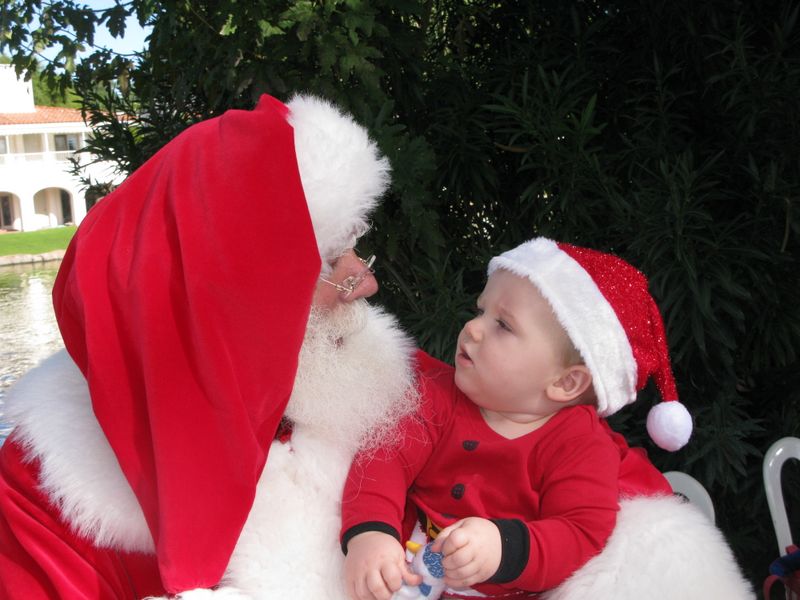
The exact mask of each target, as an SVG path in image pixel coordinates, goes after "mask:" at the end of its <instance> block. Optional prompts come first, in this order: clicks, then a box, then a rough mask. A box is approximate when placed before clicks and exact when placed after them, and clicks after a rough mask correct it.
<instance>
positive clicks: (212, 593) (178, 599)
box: [144, 586, 253, 600]
mask: <svg viewBox="0 0 800 600" xmlns="http://www.w3.org/2000/svg"><path fill="white" fill-rule="evenodd" d="M144 600H253V597H252V596H248V595H247V594H244V593H242V592H241V591H240V590H237V589H236V588H232V587H228V586H222V587H218V588H216V589H213V590H210V589H208V588H196V589H194V590H188V591H186V592H181V593H180V594H178V595H176V596H158V597H156V596H148V597H147V598H145V599H144Z"/></svg>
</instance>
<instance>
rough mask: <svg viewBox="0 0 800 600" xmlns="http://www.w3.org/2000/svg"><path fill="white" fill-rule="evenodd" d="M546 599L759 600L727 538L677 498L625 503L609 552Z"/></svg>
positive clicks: (585, 567)
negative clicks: (744, 575) (756, 598)
mask: <svg viewBox="0 0 800 600" xmlns="http://www.w3.org/2000/svg"><path fill="white" fill-rule="evenodd" d="M544 598H545V599H546V600H582V599H585V598H598V599H604V600H605V599H610V598H613V599H614V600H640V599H641V598H647V599H648V600H715V599H719V600H754V599H755V594H754V593H753V590H752V588H751V586H750V584H749V583H748V582H747V580H746V579H745V578H744V577H743V576H742V573H741V570H740V569H739V566H738V565H737V564H736V560H735V558H734V556H733V553H732V552H731V550H730V548H729V547H728V545H727V543H726V542H725V538H724V537H723V535H722V533H720V531H719V530H718V529H717V528H716V527H715V526H714V525H713V524H712V523H711V522H710V521H709V520H708V518H707V517H706V516H705V515H704V514H703V513H702V512H700V510H698V508H697V507H695V506H692V505H691V504H687V503H685V502H682V501H681V500H680V499H679V498H677V497H674V496H661V497H654V498H635V499H630V500H624V501H622V502H621V503H620V511H619V516H618V518H617V525H616V527H615V528H614V532H613V533H612V534H611V537H610V538H609V540H608V543H607V545H606V547H605V548H604V549H603V551H602V552H601V553H600V554H598V555H597V556H595V557H594V558H593V559H591V560H590V561H589V562H588V563H586V565H584V566H583V567H582V568H581V569H579V570H578V571H576V572H575V573H574V574H573V575H572V576H571V577H570V578H569V579H568V580H567V581H565V582H564V583H563V584H561V585H560V586H559V587H557V588H555V589H554V590H550V591H549V592H547V593H546V594H544Z"/></svg>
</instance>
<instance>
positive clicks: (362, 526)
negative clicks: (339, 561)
mask: <svg viewBox="0 0 800 600" xmlns="http://www.w3.org/2000/svg"><path fill="white" fill-rule="evenodd" d="M366 531H381V532H383V533H388V534H389V535H390V536H392V537H393V538H395V539H396V540H397V541H398V542H399V541H400V533H399V532H398V531H397V529H395V528H394V527H392V526H391V525H388V524H386V523H384V522H383V521H366V522H365V523H359V524H358V525H354V526H353V527H351V528H350V529H348V530H347V531H345V532H344V534H343V535H342V552H344V553H345V554H347V543H348V542H349V541H350V540H352V539H353V538H354V537H355V536H357V535H358V534H359V533H364V532H366Z"/></svg>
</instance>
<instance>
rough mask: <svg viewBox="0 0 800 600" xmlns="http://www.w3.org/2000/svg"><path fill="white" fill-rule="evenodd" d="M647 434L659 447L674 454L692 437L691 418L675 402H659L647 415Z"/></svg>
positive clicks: (683, 407) (681, 406)
mask: <svg viewBox="0 0 800 600" xmlns="http://www.w3.org/2000/svg"><path fill="white" fill-rule="evenodd" d="M647 433H649V434H650V437H651V439H652V440H653V441H654V442H655V443H656V444H658V446H659V447H661V448H663V449H664V450H669V451H670V452H675V451H676V450H679V449H681V448H683V447H684V446H685V445H686V443H687V442H688V441H689V437H691V435H692V416H691V415H690V414H689V411H688V410H686V407H685V406H684V405H683V404H681V403H680V402H678V401H677V400H673V401H671V402H659V403H658V404H656V405H655V406H653V408H651V409H650V412H649V413H647Z"/></svg>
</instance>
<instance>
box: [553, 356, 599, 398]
mask: <svg viewBox="0 0 800 600" xmlns="http://www.w3.org/2000/svg"><path fill="white" fill-rule="evenodd" d="M591 385H592V374H591V372H590V371H589V369H588V368H587V367H586V365H572V366H571V367H567V368H566V369H564V371H563V372H562V373H561V377H559V378H558V379H556V380H555V381H554V382H553V383H551V384H550V385H549V386H547V397H548V398H550V400H552V401H554V402H571V401H573V400H575V399H576V398H578V397H580V395H581V394H583V393H584V392H585V391H586V390H588V389H589V388H590V387H591Z"/></svg>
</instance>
